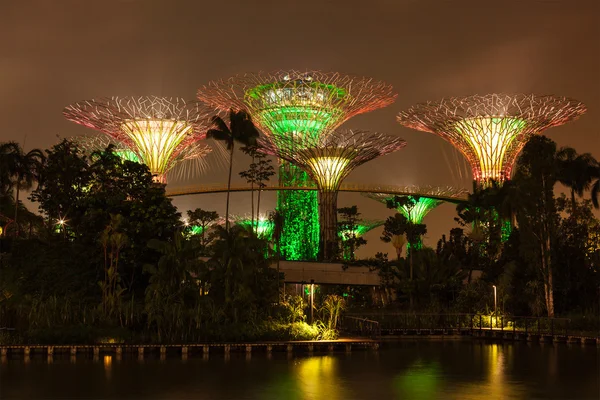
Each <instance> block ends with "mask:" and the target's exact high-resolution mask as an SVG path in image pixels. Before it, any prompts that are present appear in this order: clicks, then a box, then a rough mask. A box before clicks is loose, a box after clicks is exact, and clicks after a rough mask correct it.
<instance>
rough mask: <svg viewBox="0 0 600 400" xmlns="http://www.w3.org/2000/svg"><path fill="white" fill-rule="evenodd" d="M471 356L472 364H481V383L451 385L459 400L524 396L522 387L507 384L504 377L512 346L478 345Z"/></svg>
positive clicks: (495, 399)
mask: <svg viewBox="0 0 600 400" xmlns="http://www.w3.org/2000/svg"><path fill="white" fill-rule="evenodd" d="M507 349H508V351H507ZM473 355H474V357H473V363H477V361H478V360H479V361H480V362H481V365H482V366H483V371H484V376H483V377H482V378H483V379H482V381H478V380H474V381H472V382H470V383H465V384H460V385H456V386H454V385H452V386H453V389H452V390H455V391H456V393H457V394H458V395H459V397H460V398H461V399H465V400H476V399H481V398H482V397H483V396H485V398H486V399H491V400H502V399H507V398H521V397H520V396H522V395H524V393H523V388H522V386H521V385H520V384H519V383H516V382H510V383H509V382H508V379H507V376H506V375H507V366H508V365H510V364H512V360H511V358H512V355H513V353H512V345H510V346H506V347H505V346H504V345H503V344H497V343H489V344H479V345H477V347H476V351H475V352H474V353H473Z"/></svg>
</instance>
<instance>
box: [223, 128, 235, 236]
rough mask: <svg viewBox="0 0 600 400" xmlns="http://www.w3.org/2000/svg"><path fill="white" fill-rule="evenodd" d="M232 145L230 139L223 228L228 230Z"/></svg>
mask: <svg viewBox="0 0 600 400" xmlns="http://www.w3.org/2000/svg"><path fill="white" fill-rule="evenodd" d="M233 147H234V142H233V139H232V140H231V150H230V151H229V178H228V179H227V203H226V205H225V230H226V231H227V232H229V194H230V193H231V172H232V171H233Z"/></svg>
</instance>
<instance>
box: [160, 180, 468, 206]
mask: <svg viewBox="0 0 600 400" xmlns="http://www.w3.org/2000/svg"><path fill="white" fill-rule="evenodd" d="M250 190H252V188H251V187H250V186H246V185H243V186H237V185H234V186H232V187H231V188H230V189H229V191H230V192H246V191H250ZM254 190H257V189H256V188H255V189H254ZM261 190H263V191H267V190H317V187H316V186H314V185H313V186H279V185H268V186H265V187H264V188H262V189H261ZM338 190H339V191H340V192H367V193H386V194H392V195H399V196H402V195H420V196H424V197H430V198H433V199H439V200H443V201H448V202H459V201H462V200H466V198H467V194H466V193H467V192H466V191H465V192H464V193H459V194H457V195H455V196H448V195H444V194H439V193H436V192H435V191H434V190H432V189H430V188H427V187H423V188H419V187H416V188H415V187H411V186H394V185H367V184H360V183H342V184H341V185H340V188H339V189H338ZM227 191H228V190H227V186H226V185H223V184H204V185H191V186H181V187H173V188H171V187H167V196H169V197H175V196H184V195H189V194H202V193H220V192H227Z"/></svg>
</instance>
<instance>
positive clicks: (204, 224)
mask: <svg viewBox="0 0 600 400" xmlns="http://www.w3.org/2000/svg"><path fill="white" fill-rule="evenodd" d="M187 216H188V220H187V222H188V224H189V225H191V226H199V227H200V229H201V230H202V233H201V240H200V243H201V244H202V246H206V230H207V229H208V228H209V227H210V226H211V225H212V224H213V223H214V222H215V221H216V220H217V219H218V218H219V214H218V213H217V212H216V211H206V210H203V209H201V208H196V209H195V210H193V211H192V210H188V212H187Z"/></svg>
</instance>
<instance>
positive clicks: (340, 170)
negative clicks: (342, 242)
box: [262, 130, 406, 259]
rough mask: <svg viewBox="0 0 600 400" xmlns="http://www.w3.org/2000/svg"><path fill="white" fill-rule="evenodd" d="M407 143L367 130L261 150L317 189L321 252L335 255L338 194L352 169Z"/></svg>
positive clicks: (324, 255)
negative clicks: (286, 163)
mask: <svg viewBox="0 0 600 400" xmlns="http://www.w3.org/2000/svg"><path fill="white" fill-rule="evenodd" d="M405 145H406V142H405V141H404V140H403V139H401V138H399V137H396V136H390V135H383V134H379V133H372V132H366V131H358V130H356V131H352V130H348V131H335V132H332V133H330V134H328V135H323V136H320V137H318V138H311V137H305V138H297V137H293V136H290V137H286V138H277V140H274V141H271V142H268V141H266V140H263V142H262V146H263V150H264V151H265V152H267V153H269V154H273V155H276V156H278V157H279V158H281V159H283V160H286V161H289V162H290V163H293V164H295V165H297V166H299V167H300V168H302V169H303V170H305V171H306V172H307V173H308V174H309V175H310V177H311V178H312V179H313V181H314V182H315V183H316V185H317V188H318V190H319V223H320V228H321V237H320V245H319V248H320V253H321V257H322V258H324V259H329V258H331V257H333V256H334V253H335V247H336V244H337V193H338V189H339V187H340V184H341V183H342V181H343V180H344V178H346V176H348V174H349V173H350V172H352V170H354V169H355V168H356V167H358V166H359V165H362V164H364V163H366V162H368V161H370V160H373V159H375V158H377V157H380V156H383V155H386V154H388V153H391V152H394V151H397V150H400V149H401V148H402V147H404V146H405Z"/></svg>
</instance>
